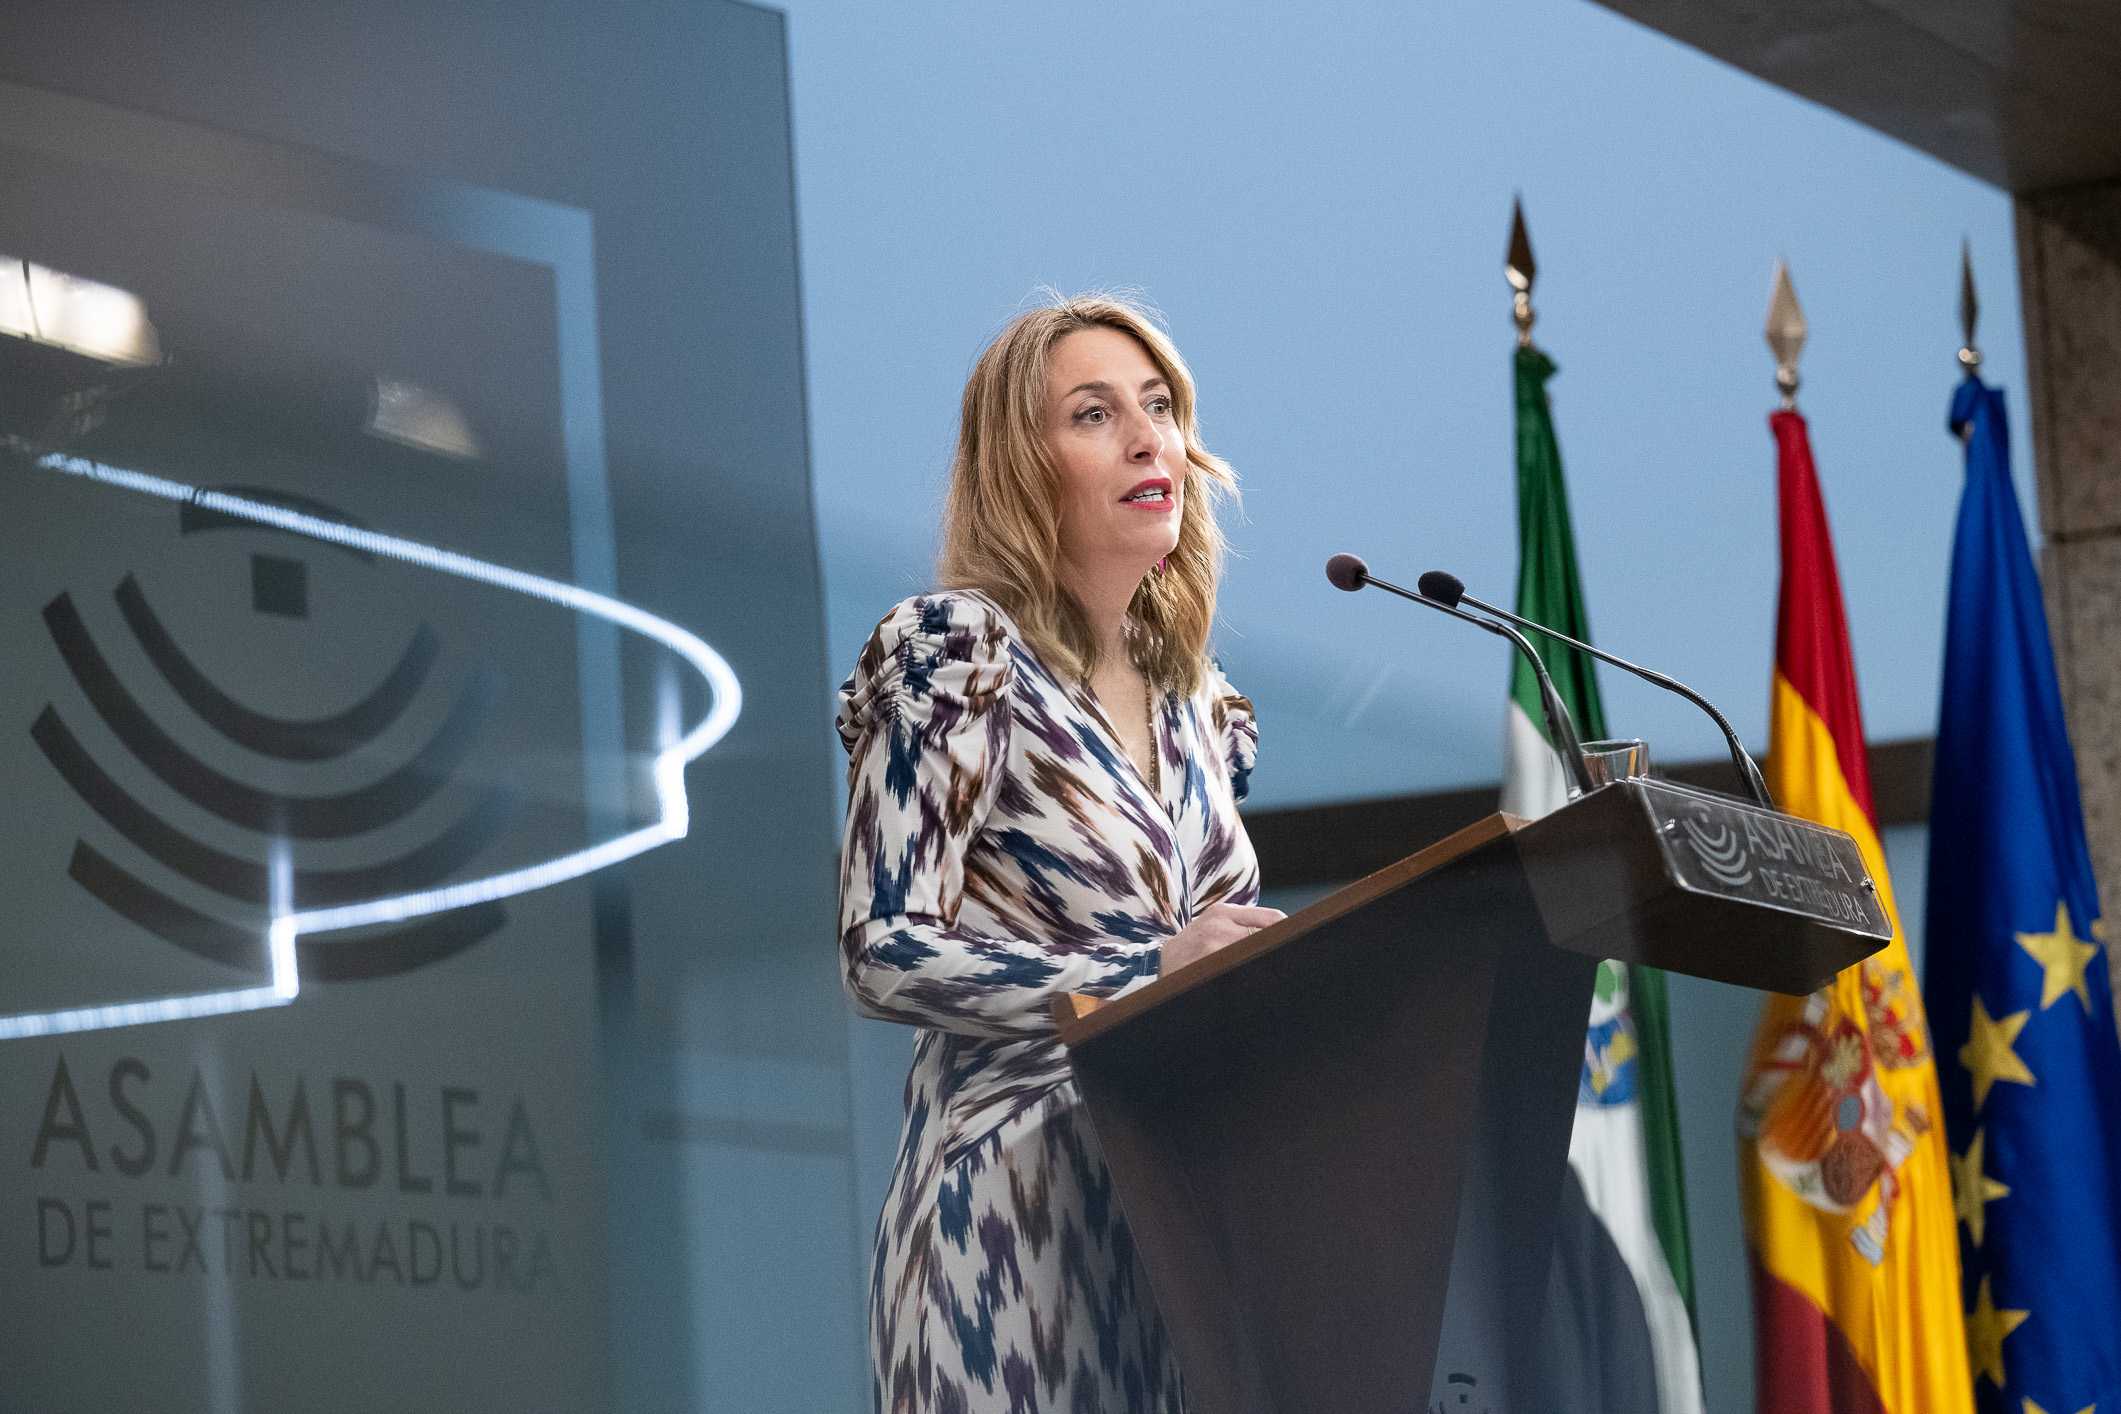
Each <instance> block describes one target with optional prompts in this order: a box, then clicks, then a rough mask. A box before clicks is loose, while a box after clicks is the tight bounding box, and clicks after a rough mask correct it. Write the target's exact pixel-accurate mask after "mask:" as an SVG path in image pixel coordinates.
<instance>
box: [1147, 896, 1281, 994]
mask: <svg viewBox="0 0 2121 1414" xmlns="http://www.w3.org/2000/svg"><path fill="white" fill-rule="evenodd" d="M1288 916H1289V915H1288V914H1286V913H1283V912H1282V911H1281V910H1280V909H1278V908H1255V907H1252V906H1250V905H1247V904H1241V903H1216V904H1210V905H1209V906H1208V907H1207V908H1206V909H1204V910H1202V912H1201V915H1200V917H1198V918H1196V919H1194V920H1193V921H1192V922H1191V923H1188V924H1187V925H1186V926H1185V927H1183V928H1181V929H1179V930H1178V932H1176V933H1175V934H1173V935H1172V936H1171V937H1170V938H1169V939H1168V940H1167V941H1166V942H1165V943H1164V958H1163V964H1162V966H1160V967H1159V968H1158V969H1157V973H1156V975H1157V976H1159V977H1168V976H1170V975H1171V974H1172V973H1174V972H1176V971H1178V969H1179V968H1181V967H1184V966H1185V965H1186V964H1187V963H1189V962H1198V961H1199V960H1200V959H1202V958H1204V957H1206V956H1207V955H1208V954H1209V953H1211V952H1214V951H1215V950H1216V949H1218V948H1226V947H1228V946H1230V944H1232V943H1234V942H1236V941H1237V940H1238V939H1239V938H1244V937H1249V936H1250V935H1252V934H1254V933H1257V932H1258V931H1259V930H1260V929H1262V928H1264V927H1266V926H1267V925H1268V924H1269V923H1279V922H1281V920H1282V919H1284V918H1287V917H1288Z"/></svg>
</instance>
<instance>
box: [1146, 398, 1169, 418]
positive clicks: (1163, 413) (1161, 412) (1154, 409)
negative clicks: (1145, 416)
mask: <svg viewBox="0 0 2121 1414" xmlns="http://www.w3.org/2000/svg"><path fill="white" fill-rule="evenodd" d="M1149 415H1150V416H1151V417H1169V416H1170V415H1171V400H1170V399H1169V398H1151V399H1149Z"/></svg>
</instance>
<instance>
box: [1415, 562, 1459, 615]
mask: <svg viewBox="0 0 2121 1414" xmlns="http://www.w3.org/2000/svg"><path fill="white" fill-rule="evenodd" d="M1414 587H1415V588H1416V589H1419V590H1420V591H1421V597H1422V598H1424V599H1434V600H1435V601H1436V602H1437V603H1439V604H1441V605H1443V606H1444V607H1445V608H1446V609H1455V608H1457V607H1458V601H1459V600H1461V599H1463V598H1465V597H1466V586H1465V581H1464V580H1462V579H1460V578H1459V577H1458V576H1457V575H1455V574H1445V573H1444V572H1443V571H1442V570H1430V571H1429V572H1428V573H1427V574H1425V575H1423V576H1422V577H1421V578H1420V579H1417V580H1415V581H1414Z"/></svg>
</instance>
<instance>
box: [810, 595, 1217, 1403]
mask: <svg viewBox="0 0 2121 1414" xmlns="http://www.w3.org/2000/svg"><path fill="white" fill-rule="evenodd" d="M1155 728H1156V743H1157V751H1158V753H1159V761H1160V766H1161V776H1162V791H1161V792H1160V794H1159V792H1157V791H1154V790H1152V789H1151V787H1150V786H1149V785H1148V783H1146V782H1145V781H1144V780H1143V779H1142V776H1141V774H1140V772H1138V771H1137V770H1136V769H1135V767H1134V765H1133V763H1132V762H1131V761H1130V760H1129V759H1128V757H1127V753H1126V750H1125V748H1124V747H1123V746H1122V745H1121V744H1120V740H1119V737H1118V735H1117V734H1116V733H1115V732H1114V731H1113V729H1112V726H1111V724H1110V722H1108V721H1107V720H1106V718H1105V715H1104V713H1103V712H1102V711H1101V710H1100V708H1099V706H1098V703H1097V699H1096V697H1095V695H1094V694H1092V693H1091V692H1090V691H1089V690H1088V689H1087V688H1085V687H1083V686H1081V685H1080V684H1074V683H1064V682H1061V681H1059V680H1057V679H1056V678H1055V677H1054V676H1053V675H1052V674H1050V673H1048V672H1047V671H1046V669H1045V668H1044V666H1042V665H1041V664H1040V662H1039V660H1038V658H1037V657H1036V656H1035V655H1034V654H1033V653H1032V652H1031V650H1030V649H1029V648H1028V647H1027V646H1025V644H1024V642H1023V640H1022V638H1021V636H1020V635H1019V634H1018V633H1017V631H1016V629H1015V627H1014V626H1013V625H1012V624H1011V623H1010V622H1009V620H1008V619H1007V618H1006V617H1005V616H1004V615H1003V614H1002V613H1001V612H1000V611H999V610H998V609H997V608H995V607H994V605H993V604H991V603H990V602H989V601H988V600H986V599H985V598H983V597H981V596H979V595H976V594H970V593H950V594H938V595H929V596H924V597H921V598H915V599H909V600H907V601H906V602H905V603H903V604H901V605H899V606H898V607H897V608H896V609H894V610H892V612H891V613H890V615H889V616H888V617H886V618H885V619H884V621H883V623H882V624H881V625H879V626H878V628H877V631H876V633H875V635H874V636H873V637H871V638H870V640H869V644H868V646H867V647H866V648H864V649H863V650H862V657H861V662H860V664H859V665H858V666H857V667H856V668H855V670H854V674H853V676H851V677H849V678H848V679H847V681H846V683H845V684H844V685H843V686H842V687H841V688H840V715H839V730H840V737H841V739H842V740H843V741H844V742H845V743H846V746H847V750H848V753H849V755H850V756H851V757H852V762H851V764H850V766H849V768H848V782H849V792H848V808H847V837H846V842H845V848H844V850H843V853H842V856H841V857H842V861H843V864H842V874H841V878H840V947H841V953H842V958H843V961H844V963H845V965H846V975H847V986H848V988H849V990H850V991H851V992H852V993H853V995H854V998H855V1004H856V1006H857V1008H858V1009H859V1010H860V1011H861V1013H862V1014H863V1015H864V1016H870V1017H876V1018H880V1019H882V1020H886V1021H900V1022H905V1023H907V1024H908V1025H912V1026H917V1027H919V1028H920V1033H919V1037H918V1040H917V1042H916V1044H915V1047H914V1059H913V1071H912V1074H911V1075H910V1076H908V1077H907V1081H906V1125H905V1131H904V1134H903V1136H902V1137H901V1139H900V1142H899V1150H898V1158H897V1162H896V1165H895V1167H894V1168H893V1171H892V1176H891V1189H890V1193H889V1196H888V1197H887V1198H886V1200H885V1203H884V1211H883V1214H882V1216H881V1217H880V1218H879V1220H878V1222H877V1230H876V1247H875V1255H874V1261H873V1266H872V1268H871V1273H870V1290H869V1320H870V1332H869V1333H870V1352H871V1368H872V1372H873V1378H874V1389H875V1403H876V1408H877V1409H878V1411H880V1414H886V1412H888V1414H928V1411H935V1414H985V1411H993V1414H1005V1412H1006V1414H1048V1411H1050V1412H1051V1414H1183V1411H1184V1410H1185V1409H1186V1399H1185V1392H1184V1386H1183V1384H1182V1382H1181V1380H1180V1377H1179V1371H1178V1364H1177V1361H1176V1359H1175V1358H1174V1356H1173V1354H1172V1352H1171V1349H1170V1346H1169V1343H1168V1342H1167V1340H1166V1338H1165V1335H1164V1329H1163V1323H1162V1321H1161V1319H1160V1318H1159V1317H1158V1315H1157V1312H1156V1305H1155V1301H1154V1299H1153V1298H1152V1296H1151V1295H1150V1292H1149V1287H1148V1283H1147V1281H1146V1279H1145V1278H1144V1277H1143V1275H1142V1272H1141V1269H1140V1267H1139V1265H1138V1264H1137V1263H1136V1260H1135V1251H1134V1239H1133V1236H1132V1234H1131V1233H1130V1232H1129V1231H1128V1228H1127V1223H1126V1219H1125V1218H1124V1217H1123V1216H1122V1215H1121V1213H1120V1211H1119V1207H1118V1205H1117V1203H1116V1201H1115V1200H1114V1197H1113V1193H1112V1181H1111V1178H1110V1176H1109V1175H1108V1174H1107V1173H1106V1170H1105V1161H1104V1156H1103V1154H1102V1152H1101V1151H1100V1150H1099V1148H1098V1145H1097V1140H1096V1137H1095V1135H1093V1134H1092V1132H1091V1130H1090V1127H1089V1125H1088V1123H1087V1122H1086V1121H1085V1120H1084V1118H1083V1117H1082V1115H1081V1114H1080V1112H1079V1111H1078V1108H1077V1097H1076V1091H1075V1085H1074V1082H1073V1081H1072V1080H1071V1079H1070V1078H1069V1073H1068V1061H1067V1056H1066V1053H1065V1052H1064V1050H1063V1048H1062V1047H1061V1044H1060V1042H1059V1040H1058V1039H1057V1038H1056V1036H1055V1034H1054V1030H1053V1022H1052V1020H1051V1016H1050V1014H1049V1012H1048V1004H1049V1003H1050V1002H1051V1001H1052V1000H1053V999H1054V998H1056V997H1059V996H1061V995H1063V994H1064V993H1068V992H1089V993H1092V994H1095V995H1102V996H1116V995H1118V994H1119V993H1122V992H1126V991H1131V990H1134V989H1136V988H1138V987H1141V986H1143V985H1146V984H1147V983H1148V982H1150V981H1152V980H1154V979H1155V977H1156V974H1157V968H1158V964H1159V962H1160V960H1161V957H1162V952H1163V940H1164V939H1165V938H1167V937H1169V936H1171V935H1172V934H1173V933H1175V932H1177V931H1178V930H1179V929H1180V928H1182V927H1184V926H1185V925H1186V923H1188V922H1189V921H1191V920H1192V919H1193V917H1194V916H1195V915H1197V914H1198V913H1200V912H1201V910H1203V909H1205V908H1207V907H1208V906H1209V905H1210V904H1214V903H1251V902H1253V901H1254V900H1255V899H1256V898H1257V897H1258V895H1259V870H1258V866H1257V863H1256V861H1255V860H1254V858H1253V854H1252V846H1251V843H1250V842H1249V841H1248V840H1247V839H1246V838H1245V832H1244V827H1243V825H1242V824H1240V823H1239V821H1238V818H1237V802H1238V801H1239V800H1241V799H1243V797H1244V793H1245V779H1246V776H1247V775H1248V773H1249V772H1250V771H1251V769H1252V761H1253V755H1254V747H1255V742H1256V739H1257V738H1256V734H1255V732H1254V729H1253V724H1252V704H1251V703H1249V702H1247V701H1246V700H1245V699H1244V698H1242V697H1240V696H1238V695H1237V694H1236V693H1235V692H1233V691H1232V690H1231V689H1230V685H1229V683H1228V682H1226V681H1225V680H1224V678H1223V676H1222V674H1221V672H1220V671H1216V670H1210V671H1209V672H1208V673H1207V674H1206V680H1205V681H1204V683H1203V684H1202V686H1201V688H1200V690H1199V691H1198V692H1196V693H1195V694H1194V695H1193V696H1192V697H1191V698H1185V699H1181V698H1180V697H1179V696H1178V695H1177V694H1175V693H1172V694H1166V695H1165V696H1164V697H1163V699H1162V700H1161V701H1160V702H1159V703H1158V705H1157V710H1156V712H1155Z"/></svg>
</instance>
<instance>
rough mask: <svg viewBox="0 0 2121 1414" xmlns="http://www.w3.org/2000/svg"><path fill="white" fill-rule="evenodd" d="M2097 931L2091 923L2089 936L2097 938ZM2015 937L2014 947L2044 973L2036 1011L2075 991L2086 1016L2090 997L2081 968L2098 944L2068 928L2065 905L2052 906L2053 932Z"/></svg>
mask: <svg viewBox="0 0 2121 1414" xmlns="http://www.w3.org/2000/svg"><path fill="white" fill-rule="evenodd" d="M2099 931H2100V930H2099V928H2098V926H2097V925H2096V924H2095V925H2094V926H2093V928H2092V936H2093V937H2097V936H2098V935H2099ZM2017 937H2018V946H2019V947H2021V948H2024V949H2025V950H2026V951H2027V952H2029V953H2031V954H2032V957H2033V961H2035V962H2037V963H2039V964H2040V966H2041V968H2042V969H2043V971H2044V972H2045V974H2046V975H2045V976H2043V977H2042V978H2041V979H2040V1010H2042V1011H2046V1010H2047V1009H2048V1008H2049V1007H2051V1006H2053V1005H2054V1004H2055V1003H2056V1002H2058V1001H2060V1000H2061V999H2062V994H2063V993H2064V992H2075V993H2076V994H2077V1000H2078V1001H2080V1002H2082V1003H2083V1004H2084V1012H2085V1015H2087V1016H2089V1015H2090V1014H2091V1009H2092V997H2091V993H2090V992H2089V991H2087V990H2086V989H2085V986H2084V967H2085V964H2086V963H2088V962H2090V961H2091V960H2092V959H2093V958H2095V957H2097V956H2098V955H2099V945H2098V944H2097V943H2087V942H2084V941H2083V940H2082V939H2080V938H2078V937H2077V935H2076V934H2074V933H2072V932H2071V931H2070V930H2069V905H2068V904H2065V903H2058V904H2056V905H2055V931H2054V932H2052V933H2020V934H2018V935H2017Z"/></svg>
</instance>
